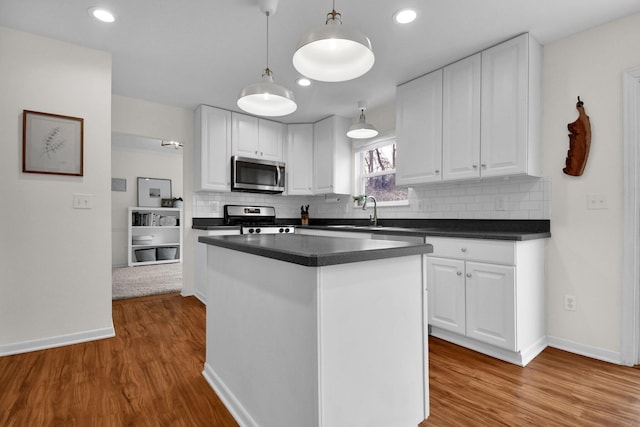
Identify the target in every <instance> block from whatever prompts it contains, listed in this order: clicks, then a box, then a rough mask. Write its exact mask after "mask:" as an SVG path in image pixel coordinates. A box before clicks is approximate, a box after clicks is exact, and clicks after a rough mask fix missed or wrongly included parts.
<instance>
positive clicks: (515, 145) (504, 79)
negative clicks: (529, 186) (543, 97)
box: [480, 34, 529, 177]
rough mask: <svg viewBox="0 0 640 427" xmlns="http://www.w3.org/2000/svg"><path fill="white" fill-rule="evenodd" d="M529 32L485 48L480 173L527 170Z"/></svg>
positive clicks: (515, 172) (500, 174)
mask: <svg viewBox="0 0 640 427" xmlns="http://www.w3.org/2000/svg"><path fill="white" fill-rule="evenodd" d="M528 57H529V55H528V35H527V34H524V35H522V36H520V37H517V38H515V39H512V40H509V41H507V42H505V43H502V44H499V45H497V46H494V47H492V48H490V49H487V50H485V51H483V52H482V95H481V99H482V119H481V138H480V139H481V144H482V155H481V168H482V171H481V174H482V176H484V177H490V176H502V175H514V174H521V173H525V172H526V166H527V163H526V162H527V158H526V156H527V144H528V141H527V135H528V132H527V126H528V123H527V122H528V120H527V118H528V105H529V99H528V79H529V73H528Z"/></svg>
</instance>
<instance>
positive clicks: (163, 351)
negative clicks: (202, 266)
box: [0, 294, 237, 427]
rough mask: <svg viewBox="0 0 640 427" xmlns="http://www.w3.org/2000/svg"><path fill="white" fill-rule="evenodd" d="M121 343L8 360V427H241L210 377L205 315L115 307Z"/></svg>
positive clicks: (168, 298)
mask: <svg viewBox="0 0 640 427" xmlns="http://www.w3.org/2000/svg"><path fill="white" fill-rule="evenodd" d="M113 321H114V327H115V329H116V337H115V338H110V339H105V340H99V341H92V342H88V343H83V344H76V345H71V346H65V347H60V348H54V349H48V350H43V351H36V352H31V353H26V354H20V355H15V356H7V357H2V358H0V425H1V426H16V427H23V426H58V425H59V426H184V427H192V426H216V427H217V426H220V427H235V426H237V423H236V422H235V420H234V419H233V418H232V417H231V415H230V414H229V412H228V411H227V409H226V408H225V407H224V405H223V404H222V402H221V401H220V400H219V399H218V397H217V396H216V395H215V393H214V392H213V390H212V389H211V387H210V386H209V384H208V383H207V382H206V380H205V379H204V377H203V376H202V369H203V367H204V356H205V354H204V352H205V307H204V305H202V304H201V303H200V302H199V301H198V300H197V299H195V298H193V297H188V298H183V297H181V296H180V295H179V294H167V295H159V296H154V297H145V298H134V299H129V300H118V301H114V302H113Z"/></svg>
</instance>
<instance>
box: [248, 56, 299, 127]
mask: <svg viewBox="0 0 640 427" xmlns="http://www.w3.org/2000/svg"><path fill="white" fill-rule="evenodd" d="M237 104H238V107H240V108H241V109H242V110H243V111H246V112H247V113H251V114H255V115H257V116H267V117H276V116H286V115H287V114H291V113H293V112H294V111H296V109H297V108H298V105H297V104H296V101H295V98H294V96H293V92H291V91H290V90H289V89H287V88H286V87H284V86H280V85H277V84H275V83H274V82H273V75H272V74H271V70H270V69H269V68H266V69H265V70H264V73H263V74H262V80H261V81H259V82H257V83H252V84H250V85H248V86H246V87H245V88H244V89H242V92H240V98H238V102H237Z"/></svg>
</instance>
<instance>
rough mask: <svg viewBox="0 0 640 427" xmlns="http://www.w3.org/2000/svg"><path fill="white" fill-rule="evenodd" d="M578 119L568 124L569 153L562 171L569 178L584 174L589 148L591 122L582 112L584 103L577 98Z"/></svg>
mask: <svg viewBox="0 0 640 427" xmlns="http://www.w3.org/2000/svg"><path fill="white" fill-rule="evenodd" d="M576 109H577V110H578V118H577V119H576V121H575V122H573V123H569V124H568V125H567V128H568V129H569V132H571V133H570V134H569V151H568V152H567V160H566V165H565V168H564V169H562V171H563V172H564V173H565V174H567V175H571V176H580V175H582V173H583V172H584V167H585V166H586V165H587V159H588V158H589V148H590V147H591V122H590V121H589V116H587V114H586V113H585V112H584V102H582V101H581V100H580V97H578V102H577V104H576Z"/></svg>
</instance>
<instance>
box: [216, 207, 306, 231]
mask: <svg viewBox="0 0 640 427" xmlns="http://www.w3.org/2000/svg"><path fill="white" fill-rule="evenodd" d="M224 222H225V224H227V225H240V226H242V227H241V228H240V232H241V233H242V234H279V233H282V234H286V233H290V234H294V233H295V227H294V226H293V225H281V224H276V210H275V208H274V207H273V206H242V205H224Z"/></svg>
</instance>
